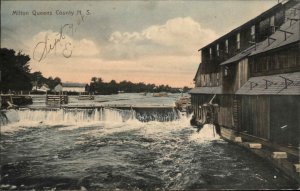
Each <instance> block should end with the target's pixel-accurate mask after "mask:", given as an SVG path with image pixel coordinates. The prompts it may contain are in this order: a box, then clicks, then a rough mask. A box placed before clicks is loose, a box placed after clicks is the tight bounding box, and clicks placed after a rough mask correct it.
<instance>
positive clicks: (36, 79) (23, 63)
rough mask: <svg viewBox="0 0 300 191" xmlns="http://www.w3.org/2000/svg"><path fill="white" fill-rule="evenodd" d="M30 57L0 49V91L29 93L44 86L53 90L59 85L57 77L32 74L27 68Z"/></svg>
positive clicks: (37, 73) (59, 81) (11, 50)
mask: <svg viewBox="0 0 300 191" xmlns="http://www.w3.org/2000/svg"><path fill="white" fill-rule="evenodd" d="M29 63H30V57H29V56H28V55H26V54H24V53H22V52H21V51H19V52H16V51H15V50H13V49H7V48H1V49H0V91H1V92H3V93H6V92H8V91H31V90H32V87H34V86H36V87H40V86H42V85H44V84H46V85H48V87H49V88H50V89H53V88H54V87H55V86H56V85H57V84H59V83H61V79H60V78H58V77H55V78H52V77H49V78H46V77H44V76H43V75H42V73H41V72H33V73H31V70H30V68H29Z"/></svg>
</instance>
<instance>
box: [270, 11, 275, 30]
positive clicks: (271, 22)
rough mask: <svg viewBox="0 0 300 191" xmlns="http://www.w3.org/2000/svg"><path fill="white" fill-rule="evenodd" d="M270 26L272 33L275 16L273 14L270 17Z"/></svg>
mask: <svg viewBox="0 0 300 191" xmlns="http://www.w3.org/2000/svg"><path fill="white" fill-rule="evenodd" d="M270 27H271V33H272V34H273V33H274V32H275V16H274V15H273V16H272V17H271V18H270Z"/></svg>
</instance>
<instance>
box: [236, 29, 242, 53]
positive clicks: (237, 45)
mask: <svg viewBox="0 0 300 191" xmlns="http://www.w3.org/2000/svg"><path fill="white" fill-rule="evenodd" d="M236 48H237V50H240V49H241V34H240V33H237V35H236Z"/></svg>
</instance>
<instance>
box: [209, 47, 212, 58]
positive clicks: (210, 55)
mask: <svg viewBox="0 0 300 191" xmlns="http://www.w3.org/2000/svg"><path fill="white" fill-rule="evenodd" d="M209 59H212V48H209Z"/></svg>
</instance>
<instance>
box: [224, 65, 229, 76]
mask: <svg viewBox="0 0 300 191" xmlns="http://www.w3.org/2000/svg"><path fill="white" fill-rule="evenodd" d="M228 69H229V68H228V67H227V66H225V68H224V76H225V77H227V76H228Z"/></svg>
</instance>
